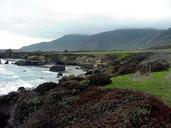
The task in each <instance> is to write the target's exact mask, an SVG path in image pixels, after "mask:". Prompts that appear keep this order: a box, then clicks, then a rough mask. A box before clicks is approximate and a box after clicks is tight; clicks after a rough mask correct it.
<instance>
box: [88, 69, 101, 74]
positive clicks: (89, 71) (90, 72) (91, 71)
mask: <svg viewBox="0 0 171 128" xmlns="http://www.w3.org/2000/svg"><path fill="white" fill-rule="evenodd" d="M100 72H101V71H99V70H93V69H92V70H88V71H87V72H86V73H85V75H92V74H99V73H100Z"/></svg>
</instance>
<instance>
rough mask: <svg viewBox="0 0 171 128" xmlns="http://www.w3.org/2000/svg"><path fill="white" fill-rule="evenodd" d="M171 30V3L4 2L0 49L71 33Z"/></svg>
mask: <svg viewBox="0 0 171 128" xmlns="http://www.w3.org/2000/svg"><path fill="white" fill-rule="evenodd" d="M168 27H171V0H0V37H1V38H0V49H2V48H20V47H22V46H25V45H29V44H33V43H38V42H41V41H49V40H53V39H56V38H58V37H60V36H63V35H65V34H70V33H81V34H92V33H98V32H101V31H107V30H114V29H118V28H162V29H166V28H168Z"/></svg>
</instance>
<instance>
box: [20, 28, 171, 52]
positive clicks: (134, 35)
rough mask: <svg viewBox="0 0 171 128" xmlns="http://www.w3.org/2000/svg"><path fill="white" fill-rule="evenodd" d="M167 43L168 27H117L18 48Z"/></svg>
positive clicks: (169, 37) (95, 47)
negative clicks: (161, 28)
mask: <svg viewBox="0 0 171 128" xmlns="http://www.w3.org/2000/svg"><path fill="white" fill-rule="evenodd" d="M167 45H171V30H170V29H168V30H156V29H119V30H114V31H107V32H102V33H98V34H95V35H76V34H75V35H74V34H71V35H65V36H63V37H61V38H59V39H56V40H53V41H50V42H42V43H38V44H33V45H30V46H25V47H23V48H21V49H20V50H22V51H38V50H41V51H63V50H66V49H67V50H70V51H75V50H133V49H146V48H151V47H156V46H167Z"/></svg>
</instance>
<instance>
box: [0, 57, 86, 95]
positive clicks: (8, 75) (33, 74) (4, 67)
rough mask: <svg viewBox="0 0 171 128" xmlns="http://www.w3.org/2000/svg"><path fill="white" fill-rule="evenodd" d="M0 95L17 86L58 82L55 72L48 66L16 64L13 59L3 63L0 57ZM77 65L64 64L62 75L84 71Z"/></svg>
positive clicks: (78, 73)
mask: <svg viewBox="0 0 171 128" xmlns="http://www.w3.org/2000/svg"><path fill="white" fill-rule="evenodd" d="M0 60H1V62H2V64H0V95H4V94H7V93H9V92H12V91H17V90H18V88H19V87H25V88H35V87H37V86H38V85H39V84H41V83H44V82H50V81H51V82H58V80H59V79H60V78H57V73H55V72H50V71H49V69H48V68H43V67H34V66H17V65H14V64H12V63H13V62H14V61H15V60H12V61H9V64H4V63H5V60H3V59H0ZM76 67H77V66H66V71H65V72H64V73H63V75H64V76H68V75H72V74H73V75H76V76H77V75H80V74H84V73H85V72H84V71H82V70H81V69H77V68H76Z"/></svg>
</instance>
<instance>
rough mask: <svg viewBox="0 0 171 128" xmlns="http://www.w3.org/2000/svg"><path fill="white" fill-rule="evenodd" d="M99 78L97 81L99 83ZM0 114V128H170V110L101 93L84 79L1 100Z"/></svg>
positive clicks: (151, 101)
mask: <svg viewBox="0 0 171 128" xmlns="http://www.w3.org/2000/svg"><path fill="white" fill-rule="evenodd" d="M102 76H104V75H102ZM102 76H100V77H98V80H100V81H103V80H104V78H102ZM92 77H93V76H92ZM96 77H97V76H96ZM105 79H106V78H105ZM108 79H110V77H109V78H108ZM104 85H105V84H104ZM14 106H15V107H14ZM0 110H2V111H0V119H1V120H0V126H2V128H5V127H8V126H10V127H11V128H13V127H21V128H82V127H84V128H99V127H113V128H118V127H124V128H141V127H146V128H159V127H168V126H170V124H171V109H170V108H169V107H167V106H166V105H164V104H163V103H162V101H160V100H158V99H157V98H155V97H153V96H150V95H147V94H144V93H141V92H134V91H129V90H123V89H102V88H99V87H98V85H96V83H93V85H92V84H91V79H87V77H75V76H70V77H65V78H63V79H62V80H61V81H60V82H59V84H56V83H44V84H41V85H40V86H38V87H37V88H36V89H34V90H24V91H19V92H15V93H10V94H8V95H6V96H1V97H0ZM11 110H13V111H11ZM11 120H12V123H11Z"/></svg>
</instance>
